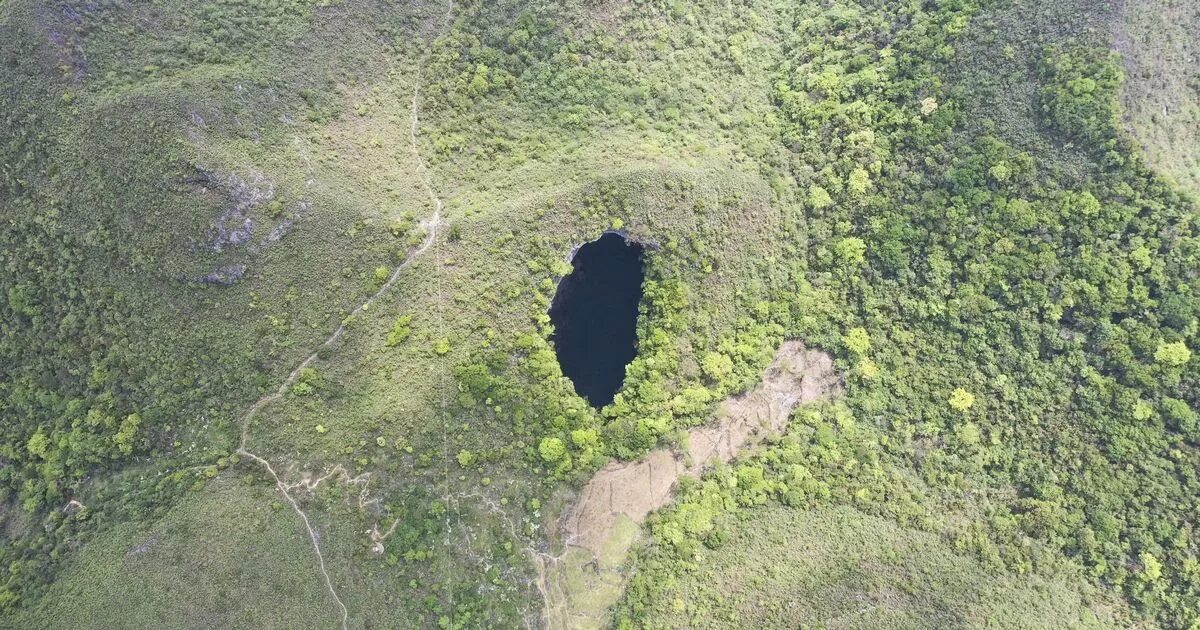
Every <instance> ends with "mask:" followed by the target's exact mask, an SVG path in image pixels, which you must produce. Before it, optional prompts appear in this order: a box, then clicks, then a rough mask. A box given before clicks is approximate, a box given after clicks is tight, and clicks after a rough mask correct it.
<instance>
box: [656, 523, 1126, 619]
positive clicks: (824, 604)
mask: <svg viewBox="0 0 1200 630" xmlns="http://www.w3.org/2000/svg"><path fill="white" fill-rule="evenodd" d="M744 518H745V520H744V521H740V522H739V521H734V522H732V523H726V524H724V526H725V527H727V528H728V530H729V531H730V534H729V535H728V537H727V538H726V539H725V540H724V541H723V542H722V543H721V545H720V546H719V547H718V548H717V549H716V550H714V551H711V552H707V553H705V554H704V555H703V557H702V558H701V559H699V560H698V562H697V565H698V566H697V568H696V569H695V570H694V571H690V572H687V573H685V574H683V575H681V576H680V578H679V580H678V581H677V582H676V583H674V584H672V585H671V587H670V588H668V589H665V591H664V592H663V594H662V595H661V598H660V599H658V600H657V605H656V606H654V607H652V608H650V609H649V610H646V611H644V612H643V613H642V615H643V616H644V618H645V625H647V626H650V627H671V628H679V627H691V628H706V627H711V628H724V627H730V626H755V627H760V628H766V627H770V628H783V627H796V626H800V625H804V626H813V627H823V628H928V627H940V628H949V627H1011V628H1029V627H1056V628H1067V627H1075V628H1078V627H1121V623H1118V619H1115V618H1113V617H1112V616H1111V611H1110V610H1108V609H1106V608H1104V607H1103V606H1102V605H1101V606H1095V605H1094V604H1092V603H1091V602H1089V601H1088V600H1087V599H1085V597H1087V596H1086V595H1083V594H1081V593H1080V592H1079V591H1078V590H1077V589H1079V582H1078V581H1077V580H1078V577H1072V576H1063V577H1051V578H1044V577H1041V576H1016V575H1011V574H1007V573H999V574H997V573H995V572H991V571H988V570H987V569H986V567H984V566H982V565H981V564H979V563H978V562H977V561H976V560H975V559H973V558H970V557H967V556H963V555H960V554H957V553H955V551H954V550H953V549H952V548H951V547H950V546H949V545H947V544H946V543H945V542H944V541H943V540H942V539H941V538H939V537H938V536H936V535H933V534H928V533H925V532H921V531H917V530H912V529H906V528H903V527H901V526H898V525H897V524H896V523H895V522H894V521H891V520H888V519H885V518H880V517H875V516H866V515H863V514H861V513H859V512H857V511H855V510H854V509H852V508H829V509H818V510H813V511H797V510H794V509H790V508H786V507H773V508H762V509H760V510H756V511H755V512H754V513H753V514H746V515H744ZM781 558H782V559H786V561H780V559H781ZM1092 596H1094V595H1092ZM1093 606H1095V607H1093Z"/></svg>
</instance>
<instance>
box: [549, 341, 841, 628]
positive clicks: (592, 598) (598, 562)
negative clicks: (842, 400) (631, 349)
mask: <svg viewBox="0 0 1200 630" xmlns="http://www.w3.org/2000/svg"><path fill="white" fill-rule="evenodd" d="M841 391H842V382H841V379H840V378H839V377H838V375H837V373H836V372H835V371H834V369H833V360H832V359H831V358H830V357H829V355H827V354H825V353H823V352H819V351H817V350H811V349H808V348H806V347H805V346H804V344H802V343H800V342H798V341H789V342H786V343H784V344H783V346H782V347H780V349H779V351H778V352H777V353H776V354H775V359H774V361H772V363H771V365H770V366H769V367H768V368H767V370H766V371H765V372H764V373H763V379H762V382H761V383H759V385H758V386H757V387H755V388H754V389H753V390H751V391H750V392H747V393H744V394H740V395H737V396H734V397H731V398H729V399H727V400H726V401H725V402H724V403H722V404H721V407H720V409H719V410H718V411H717V414H716V421H715V422H714V423H713V424H712V425H710V426H705V427H697V428H695V429H692V430H691V431H689V432H688V444H689V447H690V456H689V455H686V454H683V453H680V452H678V451H676V450H673V449H659V450H657V451H653V452H651V453H650V454H648V455H647V456H646V457H644V458H642V459H641V460H638V461H636V462H613V463H610V464H608V465H607V466H605V467H604V468H601V469H600V470H599V471H597V472H596V474H595V475H594V476H593V477H592V479H591V480H590V481H589V482H588V483H587V485H585V486H584V487H583V489H582V490H581V491H580V493H579V500H578V501H577V502H576V503H575V504H574V506H572V507H571V508H570V509H568V510H567V511H566V512H565V513H564V516H563V517H562V518H561V519H560V520H559V521H558V522H557V523H555V524H554V529H553V530H552V531H551V538H552V539H556V540H560V541H562V542H563V544H564V547H565V550H564V552H563V554H562V556H560V557H557V558H551V557H546V556H542V557H541V558H540V559H539V564H540V565H541V566H540V567H539V569H540V572H541V574H542V582H543V589H542V593H543V596H544V597H545V599H546V602H545V606H546V615H545V621H546V624H547V625H548V626H550V627H552V628H587V627H597V626H600V625H602V624H603V622H604V618H605V615H606V613H607V610H608V607H609V606H610V605H611V604H612V603H613V602H615V601H616V598H617V597H619V596H620V593H621V587H623V585H624V582H625V579H626V578H627V571H626V569H625V567H624V566H623V565H624V561H625V558H626V556H627V555H628V552H629V549H630V548H631V547H632V546H633V544H634V542H636V540H637V536H636V535H631V534H630V525H631V524H632V525H633V526H634V530H635V531H636V530H637V527H639V526H640V525H641V524H642V523H644V522H645V520H646V517H647V516H648V515H649V514H650V512H653V511H654V510H657V509H659V508H661V507H663V506H665V505H666V504H667V503H669V502H670V501H671V499H672V498H673V497H674V490H675V484H676V482H677V481H678V480H679V477H680V476H681V475H692V476H698V475H700V474H701V473H702V472H703V471H704V470H705V469H706V468H708V467H710V466H712V465H714V464H717V463H725V462H728V461H730V460H731V459H733V458H734V457H735V456H737V455H739V454H741V453H743V452H744V451H745V450H746V449H748V448H750V447H752V446H754V445H757V444H758V443H760V442H761V441H762V440H763V438H765V437H766V436H768V435H772V434H778V433H781V432H782V431H783V429H784V428H785V427H786V425H787V421H788V417H789V416H790V415H791V412H792V410H793V409H795V408H796V407H798V406H800V405H802V404H805V403H810V402H815V401H818V400H824V399H828V398H831V397H833V396H835V395H838V394H840V393H841Z"/></svg>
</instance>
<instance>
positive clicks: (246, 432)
mask: <svg viewBox="0 0 1200 630" xmlns="http://www.w3.org/2000/svg"><path fill="white" fill-rule="evenodd" d="M453 10H454V2H453V0H450V2H449V4H448V7H447V9H446V14H445V17H444V18H443V21H442V26H441V31H440V33H439V35H440V34H441V33H445V31H446V29H447V28H448V27H449V24H450V16H451V14H452V12H453ZM420 94H421V77H420V75H419V74H418V75H417V76H416V78H415V79H414V82H413V95H412V107H411V112H412V116H411V123H410V125H409V131H408V137H409V144H410V148H411V150H412V154H413V159H414V163H415V165H416V168H417V170H418V171H419V172H420V178H421V185H422V186H423V187H424V188H425V192H426V193H427V194H428V195H429V200H430V202H431V203H432V204H433V212H432V214H430V216H429V217H428V218H426V219H425V220H423V221H422V222H421V225H422V227H424V228H425V230H426V235H425V238H424V240H423V241H421V244H420V245H418V246H417V247H416V248H414V249H413V250H411V251H410V252H409V253H408V256H406V257H405V259H404V260H403V261H402V262H401V263H400V264H399V265H397V266H396V268H395V269H393V270H392V273H391V275H390V276H388V279H387V281H386V282H384V283H383V285H381V286H380V287H379V289H378V290H377V291H376V292H375V293H373V294H371V296H369V297H368V298H367V299H366V301H364V302H363V303H362V304H360V305H359V306H358V307H357V308H355V309H354V310H353V311H351V315H353V314H355V313H362V312H366V311H369V310H370V308H371V306H372V305H373V304H374V303H375V302H376V300H378V299H379V298H380V297H381V296H383V295H384V294H385V293H387V292H388V291H389V290H390V289H391V288H392V286H393V285H394V284H395V283H396V281H397V280H398V279H399V278H400V274H401V273H402V272H403V271H404V270H405V269H407V268H408V267H409V265H411V264H412V262H413V261H414V260H415V259H416V258H417V257H419V256H421V255H422V254H424V253H425V252H426V251H427V250H428V249H429V248H430V247H434V249H435V251H436V252H437V255H436V258H437V260H436V261H435V264H436V265H438V266H439V268H440V263H441V256H440V251H439V249H438V247H437V246H436V244H437V241H438V228H439V227H440V225H441V218H442V209H443V208H444V204H443V203H442V200H441V198H440V197H439V196H438V195H437V193H436V192H435V191H434V189H433V182H432V180H431V179H430V176H429V169H428V166H427V165H426V164H425V160H424V159H423V158H422V157H421V152H420V149H419V145H418V142H417V130H418V127H419V125H420V117H419V101H420ZM439 278H440V274H439ZM438 291H439V300H438V308H439V315H440V309H441V299H440V296H441V285H440V284H439V287H438ZM347 319H349V317H347V318H344V319H343V320H342V323H341V324H339V325H338V327H337V329H335V330H334V331H333V333H332V334H330V335H329V336H328V337H326V338H325V340H324V341H323V342H321V343H320V345H318V346H317V347H316V348H315V349H314V350H313V351H312V353H310V354H309V355H308V356H307V357H306V358H305V359H304V360H303V361H301V362H300V364H299V365H297V366H296V367H295V368H294V369H293V370H292V371H291V372H290V373H289V374H288V375H287V378H285V379H284V380H283V382H282V383H280V385H279V387H278V388H276V389H275V391H273V392H271V393H269V394H266V395H264V396H263V397H262V398H259V399H258V400H257V401H256V402H255V403H254V404H253V405H251V406H250V407H249V408H247V409H246V411H245V412H244V413H243V414H242V415H241V417H240V418H239V419H238V422H239V423H240V424H241V441H240V443H239V445H238V449H237V453H238V454H239V455H241V456H244V457H246V458H247V459H249V460H251V461H253V462H255V463H257V464H259V465H260V466H262V467H263V469H265V470H266V471H267V473H268V474H269V475H271V478H272V479H274V480H275V487H276V488H277V489H278V490H279V492H280V494H282V495H283V497H284V498H285V499H287V502H288V504H289V505H291V506H292V509H293V510H294V511H295V512H296V515H297V516H299V517H300V520H301V521H302V522H303V523H304V528H305V530H307V531H308V538H309V540H310V541H311V542H312V546H313V551H314V552H315V553H316V555H317V565H318V567H319V568H320V571H321V576H322V578H324V580H325V587H326V588H327V589H328V590H329V594H330V595H331V596H332V597H333V600H334V602H335V603H337V606H338V609H339V610H340V612H341V618H342V624H341V625H342V630H347V625H348V623H349V617H350V611H349V609H348V608H346V604H345V602H343V601H342V598H341V597H340V596H339V595H338V592H337V588H336V587H334V585H333V579H332V578H331V577H330V576H329V571H328V569H327V568H326V566H325V555H324V554H323V553H322V552H321V535H320V534H319V533H318V532H317V530H316V529H315V528H313V525H312V522H311V521H310V520H309V518H308V514H306V513H305V512H304V510H303V508H301V507H300V503H299V502H298V501H297V500H296V497H295V496H293V493H292V491H293V490H295V489H297V488H307V489H309V490H312V489H315V484H309V483H305V482H300V483H297V484H288V483H285V482H284V480H283V478H282V477H281V476H280V475H279V473H277V472H276V471H275V468H274V467H273V466H272V465H271V463H270V462H269V461H267V460H266V459H265V458H263V457H261V456H259V455H257V454H255V453H253V452H251V451H250V450H249V449H248V448H247V443H248V442H249V439H250V423H251V422H252V421H253V420H254V418H255V416H257V415H258V413H259V412H260V411H262V410H263V409H264V408H266V407H267V405H270V404H271V403H274V402H275V401H277V400H280V399H282V398H283V397H284V396H285V395H286V394H287V392H288V391H289V390H291V388H292V387H293V386H294V385H295V384H296V381H297V380H298V379H299V378H300V372H301V371H302V370H304V368H307V367H309V366H311V365H312V364H313V362H315V361H316V360H317V357H318V355H319V353H320V351H321V350H322V349H323V348H331V347H333V345H334V344H335V343H337V341H338V340H339V339H341V337H342V335H344V334H345V333H346V321H347ZM443 329H444V322H443ZM443 398H444V394H443ZM443 403H444V400H443ZM442 406H443V409H444V407H445V405H444V404H443V405H442ZM445 422H446V420H445V418H444V411H443V423H445ZM443 450H444V449H443ZM447 457H448V455H447ZM447 474H448V470H447ZM323 479H324V478H322V480H323ZM320 481H321V480H318V482H317V483H320ZM351 481H354V480H351ZM361 501H362V498H361V496H360V503H361ZM448 519H449V516H447V527H448V526H449V520H448ZM394 529H395V523H393V524H392V527H391V528H390V529H389V531H388V532H387V534H390V533H391V530H394ZM375 531H376V532H377V531H378V529H377V528H376V530H375ZM448 532H449V529H447V545H449V543H450V541H449V533H448ZM387 534H384V535H383V536H382V538H386V536H387ZM374 538H375V536H373V539H374ZM382 538H380V540H382ZM376 542H379V541H376ZM451 597H453V595H451ZM451 608H453V600H451Z"/></svg>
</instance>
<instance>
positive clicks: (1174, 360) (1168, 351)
mask: <svg viewBox="0 0 1200 630" xmlns="http://www.w3.org/2000/svg"><path fill="white" fill-rule="evenodd" d="M1191 358H1192V351H1191V350H1189V349H1188V347H1187V344H1185V343H1184V342H1182V341H1176V342H1175V343H1160V344H1158V350H1156V351H1155V352H1154V360H1155V361H1158V362H1159V363H1162V364H1165V365H1169V366H1171V367H1179V366H1181V365H1183V364H1184V363H1187V362H1188V360H1190V359H1191Z"/></svg>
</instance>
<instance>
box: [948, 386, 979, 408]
mask: <svg viewBox="0 0 1200 630" xmlns="http://www.w3.org/2000/svg"><path fill="white" fill-rule="evenodd" d="M974 404H975V395H974V394H972V393H971V392H968V391H967V390H965V389H963V388H961V387H959V388H957V389H955V390H954V391H953V392H951V393H950V406H951V407H952V408H953V409H954V410H955V411H960V412H965V411H966V410H968V409H970V408H971V406H972V405H974Z"/></svg>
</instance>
